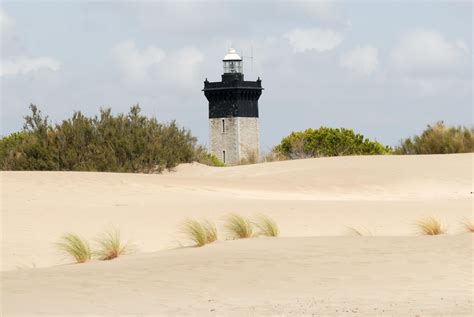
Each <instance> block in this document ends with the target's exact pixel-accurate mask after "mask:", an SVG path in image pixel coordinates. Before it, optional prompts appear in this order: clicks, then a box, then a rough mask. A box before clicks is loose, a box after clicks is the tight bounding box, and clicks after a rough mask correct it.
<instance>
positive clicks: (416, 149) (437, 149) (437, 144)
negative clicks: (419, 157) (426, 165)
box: [395, 121, 474, 154]
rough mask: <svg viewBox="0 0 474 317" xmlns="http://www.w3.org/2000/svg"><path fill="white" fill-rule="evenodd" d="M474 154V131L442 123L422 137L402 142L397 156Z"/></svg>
mask: <svg viewBox="0 0 474 317" xmlns="http://www.w3.org/2000/svg"><path fill="white" fill-rule="evenodd" d="M468 152H474V129H473V128H470V129H469V128H467V127H461V126H458V127H446V126H445V125H444V123H443V122H442V121H439V122H437V123H435V124H434V125H428V127H427V128H426V129H425V130H424V131H423V132H422V133H421V135H419V136H418V135H417V136H414V137H413V138H408V139H405V140H402V141H401V142H400V145H399V146H398V147H397V148H395V154H448V153H468Z"/></svg>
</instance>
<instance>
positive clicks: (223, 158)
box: [222, 151, 225, 163]
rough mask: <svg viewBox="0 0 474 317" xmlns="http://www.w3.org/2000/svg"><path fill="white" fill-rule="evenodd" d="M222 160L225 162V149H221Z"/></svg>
mask: <svg viewBox="0 0 474 317" xmlns="http://www.w3.org/2000/svg"><path fill="white" fill-rule="evenodd" d="M222 162H224V163H225V151H222Z"/></svg>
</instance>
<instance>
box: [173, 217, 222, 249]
mask: <svg viewBox="0 0 474 317" xmlns="http://www.w3.org/2000/svg"><path fill="white" fill-rule="evenodd" d="M181 232H182V233H183V234H184V235H185V236H186V237H187V238H188V240H190V241H192V242H193V243H194V245H195V246H197V247H202V246H203V245H205V244H208V243H211V242H214V241H216V240H217V228H216V226H215V225H214V223H212V222H210V221H208V220H204V221H202V222H199V221H197V220H193V219H187V220H185V221H184V222H183V224H182V227H181Z"/></svg>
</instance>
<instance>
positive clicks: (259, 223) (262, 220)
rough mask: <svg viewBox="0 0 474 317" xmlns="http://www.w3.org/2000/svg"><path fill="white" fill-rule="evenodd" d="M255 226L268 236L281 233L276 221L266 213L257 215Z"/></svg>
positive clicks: (263, 234)
mask: <svg viewBox="0 0 474 317" xmlns="http://www.w3.org/2000/svg"><path fill="white" fill-rule="evenodd" d="M255 226H256V227H257V229H258V234H259V235H262V236H267V237H277V236H278V234H279V231H278V226H277V224H276V222H275V221H274V220H273V219H271V218H270V217H268V216H266V215H264V214H260V215H258V216H257V219H256V221H255Z"/></svg>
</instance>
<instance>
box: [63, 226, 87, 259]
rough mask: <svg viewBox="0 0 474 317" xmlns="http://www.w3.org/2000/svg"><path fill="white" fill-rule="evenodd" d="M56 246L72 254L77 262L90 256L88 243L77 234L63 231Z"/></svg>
mask: <svg viewBox="0 0 474 317" xmlns="http://www.w3.org/2000/svg"><path fill="white" fill-rule="evenodd" d="M57 246H58V248H59V249H60V250H61V251H62V252H64V253H65V254H67V255H69V256H72V257H73V258H74V259H75V260H76V262H77V263H84V262H87V261H89V260H90V259H91V258H92V252H91V248H90V246H89V243H88V242H87V241H86V240H84V239H82V238H81V237H80V236H78V235H77V234H74V233H65V234H64V235H63V236H62V237H61V239H60V242H58V243H57Z"/></svg>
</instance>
